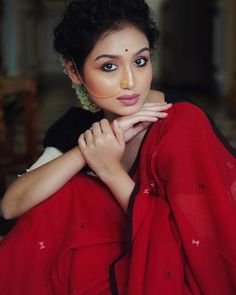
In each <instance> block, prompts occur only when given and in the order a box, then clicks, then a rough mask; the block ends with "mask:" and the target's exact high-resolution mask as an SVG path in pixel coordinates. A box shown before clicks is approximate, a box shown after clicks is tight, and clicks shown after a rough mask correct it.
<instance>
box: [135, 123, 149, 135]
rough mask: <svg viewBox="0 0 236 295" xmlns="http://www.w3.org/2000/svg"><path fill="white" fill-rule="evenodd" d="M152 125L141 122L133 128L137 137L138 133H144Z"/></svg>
mask: <svg viewBox="0 0 236 295" xmlns="http://www.w3.org/2000/svg"><path fill="white" fill-rule="evenodd" d="M150 125H151V122H140V123H138V124H136V125H135V126H134V128H133V131H134V134H135V135H137V134H138V133H140V132H142V131H143V130H144V129H146V128H147V127H148V126H150Z"/></svg>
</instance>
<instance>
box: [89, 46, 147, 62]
mask: <svg viewBox="0 0 236 295" xmlns="http://www.w3.org/2000/svg"><path fill="white" fill-rule="evenodd" d="M144 51H148V52H150V48H148V47H144V48H142V49H140V50H139V51H137V52H136V53H135V54H134V55H133V56H136V55H139V54H141V53H143V52H144ZM120 57H121V56H120V55H113V54H102V55H99V56H97V57H96V58H95V60H94V61H97V60H99V59H100V58H114V59H118V58H120Z"/></svg>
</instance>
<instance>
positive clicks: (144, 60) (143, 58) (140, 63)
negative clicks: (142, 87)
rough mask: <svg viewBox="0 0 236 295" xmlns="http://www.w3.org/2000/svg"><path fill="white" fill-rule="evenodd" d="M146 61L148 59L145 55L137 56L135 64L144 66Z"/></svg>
mask: <svg viewBox="0 0 236 295" xmlns="http://www.w3.org/2000/svg"><path fill="white" fill-rule="evenodd" d="M147 62H148V59H147V58H146V57H139V58H138V59H136V60H135V64H136V66H138V67H143V66H145V65H146V63H147Z"/></svg>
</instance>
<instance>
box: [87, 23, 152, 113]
mask: <svg viewBox="0 0 236 295" xmlns="http://www.w3.org/2000/svg"><path fill="white" fill-rule="evenodd" d="M124 80H125V81H127V82H126V85H125V87H124V84H122V81H124ZM151 80H152V65H151V60H150V50H149V43H148V40H147V38H146V36H145V35H144V34H143V33H142V32H141V31H139V30H138V29H137V28H135V27H133V26H126V27H124V28H122V29H121V30H118V31H113V32H109V33H108V34H106V35H104V36H103V37H102V38H101V39H100V40H99V41H98V42H97V43H96V45H95V47H94V48H93V50H92V51H91V53H90V54H89V55H88V57H87V59H86V61H85V64H84V70H83V81H84V82H85V85H86V87H87V88H88V90H89V95H90V97H91V99H92V100H93V102H94V103H95V104H96V105H98V106H99V107H100V108H101V109H103V110H104V111H105V113H107V114H108V115H109V114H111V115H112V114H113V115H129V114H132V113H135V112H137V111H138V110H139V109H140V108H141V106H142V105H143V103H144V102H145V101H146V98H147V95H148V93H149V90H150V85H151ZM125 95H138V100H137V102H135V103H134V104H132V105H126V104H123V103H121V101H120V100H119V99H118V98H120V97H123V96H125Z"/></svg>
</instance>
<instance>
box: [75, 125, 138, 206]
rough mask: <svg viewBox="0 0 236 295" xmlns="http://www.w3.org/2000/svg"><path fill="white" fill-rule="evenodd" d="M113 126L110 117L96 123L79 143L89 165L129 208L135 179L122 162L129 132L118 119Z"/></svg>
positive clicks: (120, 202) (119, 200) (81, 137)
mask: <svg viewBox="0 0 236 295" xmlns="http://www.w3.org/2000/svg"><path fill="white" fill-rule="evenodd" d="M112 125H113V126H112V127H111V126H110V124H109V122H108V120H106V119H103V120H101V121H100V124H99V123H94V124H93V125H92V128H90V129H89V130H87V131H86V132H85V133H83V134H81V135H80V137H79V147H80V149H81V152H82V154H83V156H84V158H85V159H86V162H87V163H88V164H89V166H90V167H91V168H92V169H93V171H95V173H96V174H97V176H98V177H99V178H100V179H101V180H102V181H103V182H104V183H105V184H106V185H107V186H108V187H109V189H110V190H111V192H112V193H113V195H114V197H115V198H116V199H117V201H118V203H119V204H120V206H121V207H122V209H123V210H124V211H125V212H126V211H127V208H128V203H129V198H130V195H131V192H132V190H133V188H134V186H135V183H134V181H133V180H132V178H131V177H130V176H129V175H128V173H127V172H126V171H125V169H124V167H123V166H122V164H121V158H122V155H123V153H124V150H125V135H124V132H123V130H122V128H121V126H120V125H119V123H118V122H117V121H116V120H115V121H114V122H113V124H112Z"/></svg>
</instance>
